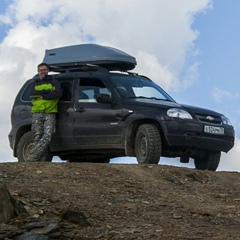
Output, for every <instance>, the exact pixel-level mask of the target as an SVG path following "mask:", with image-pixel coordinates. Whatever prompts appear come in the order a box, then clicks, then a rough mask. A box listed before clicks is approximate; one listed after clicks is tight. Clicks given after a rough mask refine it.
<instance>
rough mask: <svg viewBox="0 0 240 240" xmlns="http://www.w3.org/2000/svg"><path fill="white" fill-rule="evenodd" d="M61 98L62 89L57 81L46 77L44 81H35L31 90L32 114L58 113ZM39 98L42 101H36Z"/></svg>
mask: <svg viewBox="0 0 240 240" xmlns="http://www.w3.org/2000/svg"><path fill="white" fill-rule="evenodd" d="M61 96H62V89H61V86H60V84H59V82H58V81H57V80H56V79H54V78H52V77H51V76H46V77H45V78H44V79H40V78H38V79H34V81H33V83H32V86H31V90H30V97H31V99H32V113H40V112H43V113H56V112H57V111H58V108H57V105H58V101H59V97H61ZM39 97H42V99H41V100H36V99H37V98H39Z"/></svg>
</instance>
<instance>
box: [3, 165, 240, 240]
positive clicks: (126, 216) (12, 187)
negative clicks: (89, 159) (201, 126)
mask: <svg viewBox="0 0 240 240" xmlns="http://www.w3.org/2000/svg"><path fill="white" fill-rule="evenodd" d="M0 178H3V179H4V180H5V182H7V186H8V189H9V191H10V193H11V195H12V196H13V197H14V198H15V199H17V200H19V201H20V202H22V203H23V205H24V207H25V209H26V210H27V211H28V213H25V214H20V215H19V216H18V217H17V218H15V219H12V221H11V222H9V223H7V224H1V225H0V239H4V238H3V236H4V237H6V236H8V237H9V238H10V239H28V238H20V237H19V236H20V235H21V234H22V235H21V236H23V234H26V232H28V234H41V235H44V236H46V238H45V239H111V240H117V239H144V240H145V239H151V240H154V239H234V240H236V239H240V173H235V172H209V171H199V170H194V169H187V168H178V167H172V166H162V165H135V164H134V165H124V164H96V163H93V164H91V163H66V164H65V163H1V164H0ZM36 224H38V226H36ZM41 224H42V225H41ZM40 225H41V226H40ZM25 236H26V235H25ZM1 237H2V238H1ZM29 239H30V238H29ZM31 239H40V238H31ZM41 239H44V238H41Z"/></svg>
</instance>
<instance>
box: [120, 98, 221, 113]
mask: <svg viewBox="0 0 240 240" xmlns="http://www.w3.org/2000/svg"><path fill="white" fill-rule="evenodd" d="M124 103H125V104H126V105H137V106H146V107H155V108H159V107H160V108H162V109H169V108H183V109H185V110H186V111H188V112H190V113H192V114H204V115H205V114H206V115H215V116H221V115H222V114H221V113H218V112H215V111H212V110H209V109H205V108H201V107H195V106H191V105H186V104H180V103H177V102H171V101H165V100H156V99H147V98H130V99H125V101H124Z"/></svg>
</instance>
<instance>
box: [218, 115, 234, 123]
mask: <svg viewBox="0 0 240 240" xmlns="http://www.w3.org/2000/svg"><path fill="white" fill-rule="evenodd" d="M221 118H222V122H223V124H226V125H232V124H231V121H230V120H229V119H228V118H227V117H226V116H224V115H222V116H221Z"/></svg>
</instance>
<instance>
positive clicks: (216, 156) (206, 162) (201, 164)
mask: <svg viewBox="0 0 240 240" xmlns="http://www.w3.org/2000/svg"><path fill="white" fill-rule="evenodd" d="M220 158H221V152H206V153H205V154H202V155H200V156H197V157H195V158H194V164H195V167H196V168H197V169H201V170H210V171H216V170H217V168H218V165H219V162H220Z"/></svg>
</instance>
